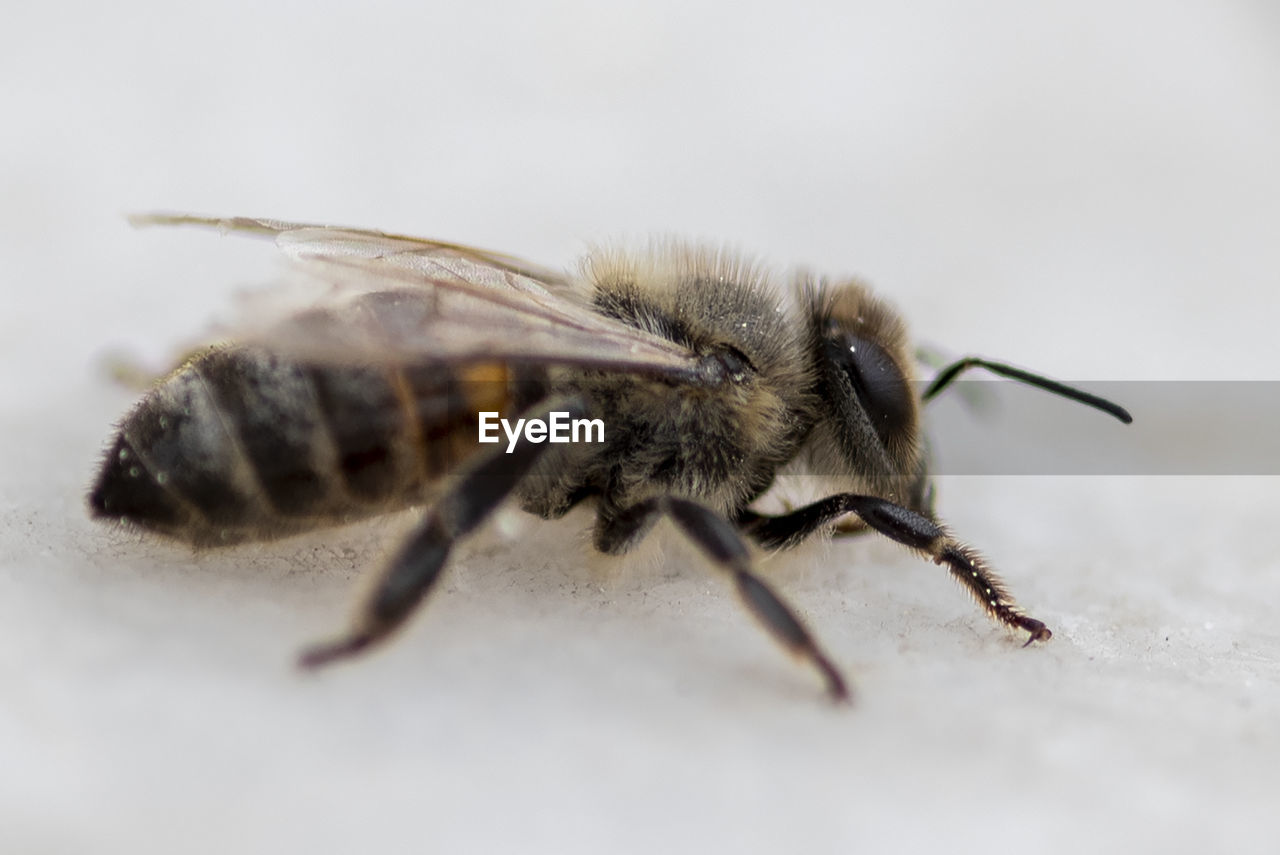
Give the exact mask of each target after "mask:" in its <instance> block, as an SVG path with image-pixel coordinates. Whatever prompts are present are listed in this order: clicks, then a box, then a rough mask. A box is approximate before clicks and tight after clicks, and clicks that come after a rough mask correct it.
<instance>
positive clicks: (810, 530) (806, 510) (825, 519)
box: [736, 497, 870, 549]
mask: <svg viewBox="0 0 1280 855" xmlns="http://www.w3.org/2000/svg"><path fill="white" fill-rule="evenodd" d="M836 498H838V497H836ZM847 515H848V511H845V510H843V509H841V508H840V507H839V506H838V505H836V506H830V502H829V501H828V500H826V499H823V500H820V501H817V502H814V503H813V504H811V505H805V506H804V507H802V508H796V509H795V510H793V511H788V512H787V513H785V514H778V515H777V516H769V515H767V514H758V513H756V512H755V511H751V510H745V511H742V512H741V513H739V514H738V516H737V519H736V522H737V523H738V528H739V529H740V530H741V531H742V532H743V533H744V534H746V535H748V536H750V537H751V539H752V540H754V541H755V542H756V543H758V544H760V545H761V546H763V547H764V548H765V549H787V548H789V547H792V546H797V545H798V544H799V543H800V542H801V541H803V540H805V539H806V538H808V537H810V536H811V535H813V534H815V533H816V532H819V531H822V529H824V528H826V527H827V526H832V528H833V534H834V535H835V536H837V537H850V536H852V535H856V534H865V533H866V532H867V531H870V526H868V525H867V524H866V522H864V521H863V520H862V519H860V518H858V517H856V516H855V517H848V516H847ZM842 516H844V517H846V519H840V517H842ZM833 523H834V525H833Z"/></svg>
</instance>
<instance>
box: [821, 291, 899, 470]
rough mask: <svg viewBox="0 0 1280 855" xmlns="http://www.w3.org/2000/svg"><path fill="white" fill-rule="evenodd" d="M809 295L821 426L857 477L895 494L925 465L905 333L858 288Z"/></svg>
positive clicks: (891, 315)
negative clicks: (900, 482) (902, 480)
mask: <svg viewBox="0 0 1280 855" xmlns="http://www.w3.org/2000/svg"><path fill="white" fill-rule="evenodd" d="M806 290H807V291H808V296H809V303H810V306H811V313H810V318H811V321H812V325H813V326H812V328H811V330H812V332H811V338H812V348H813V355H814V360H815V363H816V365H817V367H818V372H817V373H818V383H819V394H820V396H821V398H822V413H821V420H822V421H823V422H825V423H826V425H827V426H828V428H829V429H830V433H831V435H832V437H833V439H834V442H835V444H836V446H837V448H838V450H839V456H840V457H841V458H842V459H843V461H844V462H845V463H846V464H847V465H848V466H849V468H850V469H851V470H852V474H855V475H858V476H862V477H864V478H867V479H869V480H870V481H871V482H872V483H875V484H880V485H884V486H885V488H886V489H891V488H889V486H888V485H890V484H892V483H898V479H899V478H902V477H908V478H910V477H914V476H915V475H916V474H917V473H918V472H919V470H920V465H921V460H920V440H919V426H920V405H919V402H918V400H917V398H916V394H915V388H914V385H913V383H912V380H913V379H914V378H913V374H912V371H911V357H910V351H909V347H908V343H907V332H906V327H905V325H904V324H903V322H902V319H901V317H900V316H899V315H898V313H897V312H896V311H895V310H894V309H893V308H892V307H890V306H889V305H888V304H887V303H885V302H884V301H883V300H880V299H878V298H876V297H875V296H874V295H872V294H871V293H870V291H869V290H868V289H867V288H866V287H865V286H864V285H862V284H861V283H858V282H845V283H841V284H838V285H823V286H819V287H809V288H807V289H806Z"/></svg>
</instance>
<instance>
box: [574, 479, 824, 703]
mask: <svg viewBox="0 0 1280 855" xmlns="http://www.w3.org/2000/svg"><path fill="white" fill-rule="evenodd" d="M663 514H666V515H667V516H669V517H671V519H672V520H673V521H674V522H675V523H676V525H677V526H679V528H680V530H681V531H682V532H684V534H685V535H686V536H687V537H688V538H689V539H690V540H691V541H693V543H694V544H695V545H697V546H698V547H699V548H700V549H701V550H702V551H703V552H704V553H705V554H706V556H707V557H708V558H710V559H711V561H712V562H713V563H714V564H715V565H716V566H717V567H719V568H721V569H722V570H725V571H726V572H728V573H729V574H730V575H731V576H732V577H733V580H734V584H735V585H736V587H737V589H738V596H739V597H741V598H742V600H743V602H744V603H745V604H746V605H747V608H748V609H750V610H751V613H752V614H754V615H755V616H756V618H757V619H758V620H759V621H760V623H761V624H763V625H764V627H765V629H767V630H768V631H769V632H770V633H771V634H772V635H773V637H774V638H775V639H777V640H778V642H779V643H780V644H782V646H783V647H785V648H787V650H789V651H791V652H792V653H793V654H795V655H797V656H800V657H802V658H804V659H807V660H809V661H810V662H811V663H813V666H814V667H815V668H817V669H818V671H819V673H821V674H822V677H823V679H824V680H826V683H827V692H828V693H829V694H830V695H831V697H832V698H833V699H834V700H838V701H844V700H848V698H849V689H848V687H847V686H846V685H845V681H844V678H843V677H842V676H841V675H840V672H839V671H838V670H837V669H836V667H835V665H833V664H832V663H831V660H830V659H829V658H828V657H827V655H826V654H825V653H823V651H822V649H821V648H819V647H818V643H817V642H816V641H815V640H814V638H813V636H812V635H811V634H810V632H809V630H808V629H806V628H805V626H804V624H803V623H801V621H800V618H798V617H797V616H796V613H795V610H794V609H792V608H791V606H789V605H787V603H786V602H785V601H784V600H783V599H782V598H781V597H780V596H778V594H776V593H774V591H773V589H772V588H770V587H769V586H768V585H767V584H765V583H764V581H763V580H761V579H760V578H759V577H758V576H756V575H755V574H754V573H752V572H751V553H750V551H749V550H748V549H747V544H746V542H745V541H744V540H743V539H742V536H741V535H740V534H739V533H738V532H737V531H736V530H735V529H734V527H733V525H732V524H731V523H730V522H729V521H728V520H726V519H724V518H723V517H721V516H720V515H719V514H717V513H716V512H715V511H713V510H711V509H710V508H708V507H705V506H703V505H700V504H698V503H696V502H691V501H689V500H687V499H678V498H674V497H671V496H660V497H658V498H654V499H649V500H647V501H644V502H640V503H639V504H636V505H633V506H631V507H629V508H624V509H623V510H621V511H619V512H617V513H615V514H612V515H609V516H605V515H603V514H602V515H601V516H600V517H599V518H598V520H597V524H596V535H595V536H596V547H597V548H598V549H600V550H601V551H602V552H608V553H616V552H621V551H623V550H624V549H625V548H626V547H627V546H628V545H629V544H631V543H633V542H634V541H635V540H636V539H638V538H639V537H640V536H642V535H643V534H644V533H645V532H646V531H648V530H649V529H650V528H651V527H652V526H653V524H654V523H655V522H656V521H657V519H658V517H660V516H661V515H663Z"/></svg>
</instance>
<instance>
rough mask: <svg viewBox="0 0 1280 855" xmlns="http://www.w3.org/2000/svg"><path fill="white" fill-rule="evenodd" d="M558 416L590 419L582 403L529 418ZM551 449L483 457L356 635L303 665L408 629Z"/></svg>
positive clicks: (421, 532)
mask: <svg viewBox="0 0 1280 855" xmlns="http://www.w3.org/2000/svg"><path fill="white" fill-rule="evenodd" d="M553 410H555V411H563V412H567V413H568V414H569V417H570V418H574V417H581V416H584V415H585V414H586V407H585V406H584V404H583V403H582V401H580V400H578V399H576V398H568V399H563V398H561V399H556V400H554V401H552V402H550V403H544V404H542V405H541V406H538V407H536V408H534V409H532V410H530V411H529V414H530V415H531V416H533V417H545V416H546V415H547V414H548V413H550V412H551V411H553ZM550 447H551V446H550V444H548V443H540V444H535V443H531V442H525V441H520V442H517V443H516V446H515V448H514V450H513V451H512V452H511V453H510V454H507V453H505V452H504V450H502V449H501V448H500V447H499V448H497V449H494V450H493V451H492V452H491V453H489V454H486V455H482V456H481V457H480V458H479V460H478V462H477V463H476V464H474V465H472V466H471V467H470V468H469V469H467V470H466V471H465V472H464V473H463V474H462V476H461V477H460V478H459V479H458V481H457V483H455V484H454V485H453V487H452V488H451V489H450V490H449V492H447V493H445V494H444V495H443V496H441V497H440V499H439V501H437V502H436V503H435V504H434V505H433V506H432V507H431V509H430V510H428V511H427V515H426V517H425V518H424V519H423V521H422V522H421V523H419V525H418V527H417V529H415V530H414V532H413V534H411V535H410V536H409V539H408V540H407V541H406V542H405V544H404V545H403V546H402V547H401V548H400V551H399V552H398V553H397V554H396V556H395V558H394V559H392V561H391V563H390V564H389V565H387V567H386V569H385V570H383V572H382V576H381V578H380V579H379V580H378V581H377V583H376V584H375V585H374V588H373V592H372V595H371V596H369V597H368V598H367V599H366V600H365V601H364V603H363V604H362V606H361V609H360V611H359V613H358V614H357V617H356V620H355V624H354V627H353V629H352V630H351V632H350V633H348V634H347V635H346V636H345V637H343V638H339V639H337V640H336V641H333V642H329V643H325V644H320V645H316V646H315V647H312V648H309V649H308V650H306V651H304V652H303V653H302V656H301V658H300V660H299V662H300V664H301V665H302V666H303V667H307V668H311V667H315V666H317V665H324V664H326V663H328V662H331V661H333V660H334V659H340V658H343V657H346V656H350V655H353V654H355V653H358V652H360V651H362V650H364V649H365V648H367V647H369V646H370V645H372V644H375V643H377V642H379V641H382V640H383V639H385V638H386V637H387V636H388V635H390V634H391V632H392V631H393V630H395V629H396V628H397V627H399V626H400V625H401V624H402V623H404V621H405V619H406V618H408V617H409V615H411V614H412V613H413V612H414V610H415V609H417V607H418V605H419V604H420V603H421V602H422V601H423V600H424V599H425V598H426V596H427V594H428V593H430V591H431V589H432V587H433V586H434V585H435V583H436V581H437V580H438V579H439V578H440V572H441V571H442V570H443V569H444V566H445V562H446V561H447V559H448V557H449V552H450V550H451V549H452V548H453V545H454V544H455V543H456V542H457V541H459V540H461V539H462V538H463V537H466V536H467V535H468V534H470V533H471V532H472V531H474V530H475V529H476V527H478V526H479V525H480V524H481V523H483V522H484V521H485V519H486V518H487V517H488V516H489V515H490V514H491V513H492V512H493V511H494V509H495V508H497V507H498V505H500V504H502V502H503V500H504V499H506V498H507V496H509V495H510V494H511V492H512V491H513V490H514V489H515V488H516V486H517V485H519V483H520V481H521V479H523V478H524V476H525V475H526V474H527V473H528V471H529V470H530V469H531V468H532V467H533V465H534V464H535V463H537V462H538V459H539V458H540V457H541V456H542V455H543V454H544V453H545V452H546V450H547V449H548V448H550Z"/></svg>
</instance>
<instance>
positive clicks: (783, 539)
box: [745, 493, 1053, 644]
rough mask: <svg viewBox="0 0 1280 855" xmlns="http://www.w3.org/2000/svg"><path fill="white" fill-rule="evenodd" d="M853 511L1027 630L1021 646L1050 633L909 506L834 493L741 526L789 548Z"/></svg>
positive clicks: (967, 552)
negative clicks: (937, 565) (1026, 636)
mask: <svg viewBox="0 0 1280 855" xmlns="http://www.w3.org/2000/svg"><path fill="white" fill-rule="evenodd" d="M848 513H853V514H857V515H858V517H859V518H860V519H861V520H862V521H863V522H864V523H866V524H867V525H868V526H870V527H871V528H873V529H875V530H876V531H878V532H880V533H881V534H883V535H884V536H885V537H888V538H890V539H891V540H896V541H897V542H898V543H901V544H902V545H903V546H906V547H909V548H910V549H913V550H915V551H916V552H919V553H922V554H924V555H927V556H928V557H929V558H931V559H933V562H934V563H935V564H945V565H946V566H947V569H948V570H950V571H951V575H952V576H954V577H956V579H958V580H959V581H960V583H961V584H962V585H964V586H965V587H966V588H967V589H968V590H969V593H971V594H972V595H973V597H974V599H976V600H977V601H978V603H979V604H980V605H981V606H982V607H983V608H984V609H985V610H986V611H987V614H989V615H991V617H992V618H994V619H995V620H998V621H1000V622H1001V623H1003V624H1005V625H1006V626H1010V627H1013V628H1016V629H1022V630H1025V631H1026V632H1028V633H1030V636H1031V637H1030V638H1029V639H1027V644H1030V643H1031V642H1033V641H1047V640H1048V639H1049V638H1050V637H1051V636H1052V635H1053V633H1052V632H1050V631H1049V630H1048V628H1046V627H1045V625H1044V624H1043V623H1041V622H1040V621H1038V620H1036V619H1035V618H1032V617H1029V616H1027V615H1026V614H1024V613H1023V612H1022V610H1021V609H1020V608H1018V605H1017V603H1016V602H1015V601H1014V599H1013V596H1012V595H1011V594H1010V593H1009V591H1008V589H1007V588H1005V586H1004V582H1002V581H1001V580H1000V577H999V576H997V575H996V574H995V572H994V571H993V570H991V568H989V567H988V566H987V563H986V561H985V560H983V558H982V556H981V555H979V554H978V552H977V551H976V550H975V549H973V548H972V547H970V546H968V545H966V544H964V543H961V542H960V541H958V540H956V539H955V538H954V537H952V536H951V534H950V533H949V532H948V531H947V530H946V529H945V528H943V527H942V526H941V525H939V524H938V523H936V522H934V521H933V520H931V519H929V518H928V517H925V516H922V515H921V514H918V513H916V512H915V511H913V510H910V509H908V508H904V507H902V506H901V505H896V504H894V503H893V502H890V501H888V500H886V499H881V498H878V497H876V496H861V495H858V494H856V493H838V494H836V495H834V496H828V497H827V498H825V499H820V500H819V501H817V502H814V503H813V504H811V505H806V506H804V507H803V508H800V509H799V510H796V511H792V512H791V513H789V514H786V515H784V516H780V517H757V518H756V519H753V520H749V521H748V525H747V526H745V530H746V531H747V532H748V533H749V534H750V535H751V537H753V538H754V539H755V540H757V541H758V542H760V543H761V544H762V545H764V546H767V547H774V548H776V547H779V546H790V545H792V544H794V543H796V542H797V541H798V540H800V539H802V538H803V537H804V536H805V535H806V534H808V533H810V532H812V531H814V530H815V529H817V528H820V527H821V526H823V525H826V524H827V523H829V522H831V521H832V520H834V519H836V518H837V517H840V516H842V515H844V514H848Z"/></svg>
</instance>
